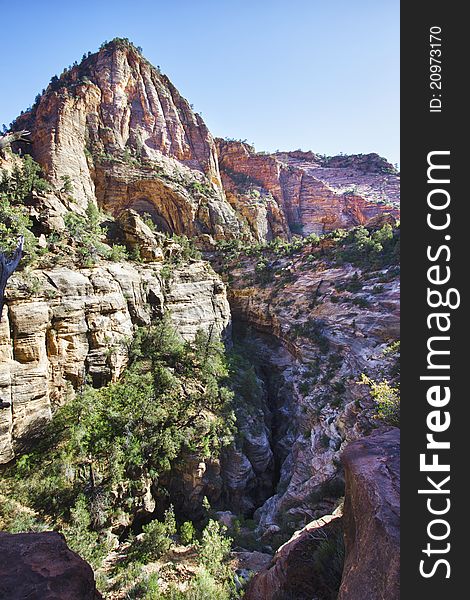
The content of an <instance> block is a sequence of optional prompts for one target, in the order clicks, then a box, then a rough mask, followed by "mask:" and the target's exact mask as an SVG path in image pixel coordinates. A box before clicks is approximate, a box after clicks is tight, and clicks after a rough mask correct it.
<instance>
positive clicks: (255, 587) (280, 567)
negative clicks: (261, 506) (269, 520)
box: [244, 515, 372, 600]
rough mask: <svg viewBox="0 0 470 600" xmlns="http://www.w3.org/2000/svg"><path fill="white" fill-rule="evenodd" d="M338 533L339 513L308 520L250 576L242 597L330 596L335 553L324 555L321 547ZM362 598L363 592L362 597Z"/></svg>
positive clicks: (303, 598) (266, 599) (331, 544)
mask: <svg viewBox="0 0 470 600" xmlns="http://www.w3.org/2000/svg"><path fill="white" fill-rule="evenodd" d="M341 536H342V530H341V517H340V516H334V515H326V516H325V517H323V518H322V519H318V520H317V521H312V523H309V524H308V525H306V526H305V527H304V528H303V529H301V530H300V531H297V532H296V533H295V534H294V535H293V536H292V538H291V539H290V540H289V541H288V542H286V543H285V544H284V545H283V546H281V547H280V548H279V550H278V551H277V552H276V554H275V555H274V557H273V559H272V561H271V564H270V565H269V566H268V567H267V568H266V569H263V570H262V571H260V572H259V573H257V574H256V575H255V576H254V577H253V579H252V580H251V582H250V583H249V585H248V587H247V590H246V593H245V596H244V597H245V599H246V600H284V599H294V598H295V600H311V599H312V598H325V599H326V598H332V597H333V595H334V592H335V589H334V581H332V577H331V571H332V570H333V569H334V568H335V565H334V561H338V557H337V556H335V555H334V554H335V552H334V551H332V552H330V556H326V555H327V553H326V550H325V549H326V547H327V545H328V548H330V547H334V545H335V544H336V543H337V539H338V538H339V537H341ZM340 561H341V558H339V562H340ZM340 566H341V565H340V564H339V567H340ZM322 570H328V571H329V573H328V575H329V576H328V575H327V576H326V577H325V575H322ZM328 579H329V581H328ZM336 589H337V588H336ZM366 598H367V597H366V596H364V600H365V599H366ZM371 600H372V597H371Z"/></svg>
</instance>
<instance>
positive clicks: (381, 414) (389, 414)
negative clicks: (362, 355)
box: [359, 373, 400, 427]
mask: <svg viewBox="0 0 470 600" xmlns="http://www.w3.org/2000/svg"><path fill="white" fill-rule="evenodd" d="M359 383H360V384H361V385H367V386H369V388H370V393H371V396H372V398H373V399H374V400H375V402H376V403H377V416H378V418H379V419H382V420H383V421H385V422H386V423H388V424H389V425H394V426H396V427H399V426H400V391H399V389H398V387H393V386H392V385H390V383H389V382H388V381H387V380H386V379H384V380H382V381H375V380H373V379H371V378H370V377H368V376H367V375H365V374H364V373H363V374H362V375H361V381H359Z"/></svg>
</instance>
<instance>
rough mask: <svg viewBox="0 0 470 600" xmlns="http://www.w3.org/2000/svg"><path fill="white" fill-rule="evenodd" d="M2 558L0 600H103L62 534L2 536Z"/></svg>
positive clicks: (91, 576) (6, 534)
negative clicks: (3, 599) (1, 599)
mask: <svg viewBox="0 0 470 600" xmlns="http://www.w3.org/2000/svg"><path fill="white" fill-rule="evenodd" d="M0 556H1V557H2V559H1V561H0V598H5V599H7V598H8V600H25V598H31V600H35V599H37V600H39V599H41V600H72V599H76V600H99V599H100V598H101V595H100V594H99V593H98V591H97V590H96V586H95V579H94V575H93V571H92V569H91V567H90V566H89V565H88V564H87V563H86V562H85V561H84V560H82V559H81V558H80V557H79V556H78V554H75V552H72V551H71V550H69V548H68V547H67V544H66V543H65V540H64V538H63V536H61V535H60V534H59V533H56V532H53V531H47V532H43V533H17V534H11V533H0Z"/></svg>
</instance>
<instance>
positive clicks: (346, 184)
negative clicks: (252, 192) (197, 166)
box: [217, 139, 399, 234]
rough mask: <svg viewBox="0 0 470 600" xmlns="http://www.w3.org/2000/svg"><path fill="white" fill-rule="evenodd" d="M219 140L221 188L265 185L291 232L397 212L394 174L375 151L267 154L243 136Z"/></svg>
mask: <svg viewBox="0 0 470 600" xmlns="http://www.w3.org/2000/svg"><path fill="white" fill-rule="evenodd" d="M217 146H218V151H219V164H220V169H221V172H222V180H223V183H224V187H225V189H229V190H230V191H231V193H232V194H236V190H238V196H239V198H240V200H243V197H244V195H246V194H244V193H243V192H244V191H246V189H249V188H250V187H251V188H253V189H256V188H261V189H264V190H266V191H267V192H268V193H269V194H271V195H272V197H273V199H274V200H275V202H276V203H277V205H278V207H279V208H280V210H281V211H282V213H283V214H284V215H285V218H286V220H287V222H288V224H289V227H290V231H291V232H292V233H300V232H302V233H304V234H309V233H317V234H321V233H325V232H328V231H332V230H333V229H337V228H345V229H348V228H350V227H354V226H355V225H363V224H367V223H368V222H369V221H370V220H371V219H373V218H376V217H377V216H379V215H382V214H384V213H391V214H392V215H394V216H396V217H398V215H399V211H398V199H399V178H398V175H397V174H396V173H394V169H393V167H392V165H390V164H388V163H387V162H386V161H385V160H383V159H381V158H380V157H379V156H377V155H373V154H372V155H366V156H350V157H333V158H331V159H326V158H322V157H319V156H318V155H315V154H313V153H312V152H299V151H297V152H290V153H277V154H273V155H266V154H257V153H255V152H254V150H253V149H252V148H251V147H250V146H248V145H247V144H244V143H242V142H227V141H223V140H219V139H218V140H217ZM273 222H275V221H273ZM286 233H287V234H288V233H289V232H288V231H287V232H286Z"/></svg>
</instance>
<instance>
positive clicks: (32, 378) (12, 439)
mask: <svg viewBox="0 0 470 600" xmlns="http://www.w3.org/2000/svg"><path fill="white" fill-rule="evenodd" d="M162 268H163V265H162V264H161V263H152V264H148V265H145V266H144V265H139V264H134V265H132V264H129V263H111V264H106V265H105V264H103V265H102V266H96V267H94V268H90V269H82V270H71V269H68V268H65V267H63V268H57V269H52V270H48V271H45V270H44V271H42V270H39V271H31V272H29V273H28V274H27V275H26V274H22V273H19V274H15V275H14V276H13V277H12V278H11V279H10V283H9V288H8V292H7V304H6V307H5V309H4V314H3V318H2V321H1V323H0V397H1V398H2V399H3V400H4V401H6V402H9V403H11V407H10V408H3V409H1V410H0V419H1V421H0V423H1V425H0V462H7V461H9V460H10V459H11V458H12V457H13V446H14V443H17V444H18V443H19V442H20V440H21V438H23V437H24V436H25V435H27V433H28V431H29V430H30V429H31V428H32V427H34V425H35V424H36V425H37V424H39V423H40V422H41V421H43V420H44V419H50V417H51V410H52V409H53V408H54V407H55V406H58V405H60V404H62V403H63V402H64V401H65V399H66V397H67V395H68V394H69V393H70V391H71V389H73V388H75V389H76V388H77V387H79V386H80V385H83V383H84V382H85V379H86V377H87V376H88V375H89V376H91V379H92V381H93V383H94V385H102V384H104V383H105V382H106V381H110V380H116V378H117V377H118V376H119V374H120V373H121V371H122V369H123V368H124V366H125V364H126V343H128V342H129V339H131V338H132V335H133V331H134V327H135V326H136V325H143V324H148V323H149V322H150V320H151V319H152V318H155V317H156V316H159V315H162V314H163V312H164V311H165V310H169V311H170V312H171V315H172V319H173V322H174V324H175V326H176V328H177V330H178V331H179V332H180V333H181V334H182V335H183V336H184V337H186V338H189V339H190V338H192V337H193V336H194V335H195V333H196V331H197V330H198V329H201V328H202V329H206V330H207V329H208V328H209V327H211V326H214V327H215V331H218V332H219V333H222V332H223V331H224V330H225V329H226V328H227V327H228V326H229V323H230V311H229V306H228V303H227V299H226V293H225V287H224V286H223V284H222V282H221V281H220V279H219V277H218V276H217V275H215V273H214V272H213V271H212V270H211V269H210V267H209V266H208V265H207V263H204V262H202V261H200V262H192V263H191V264H188V265H186V266H183V267H181V268H176V269H175V270H174V271H173V273H172V274H171V279H170V280H167V279H163V278H162V275H161V272H162Z"/></svg>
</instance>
